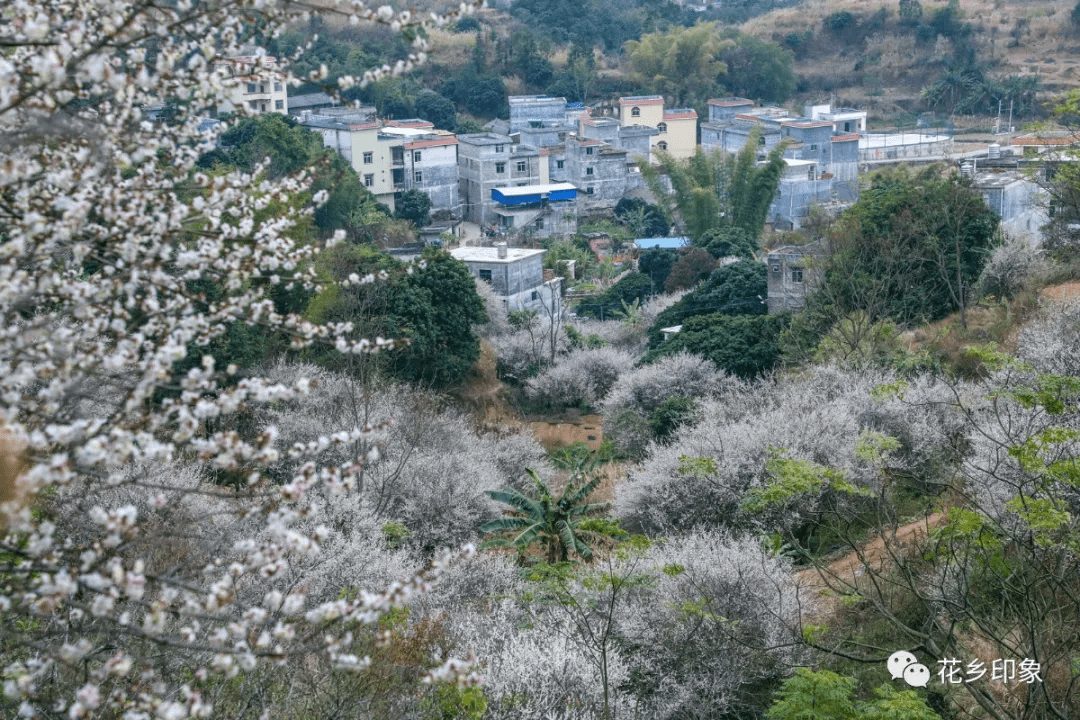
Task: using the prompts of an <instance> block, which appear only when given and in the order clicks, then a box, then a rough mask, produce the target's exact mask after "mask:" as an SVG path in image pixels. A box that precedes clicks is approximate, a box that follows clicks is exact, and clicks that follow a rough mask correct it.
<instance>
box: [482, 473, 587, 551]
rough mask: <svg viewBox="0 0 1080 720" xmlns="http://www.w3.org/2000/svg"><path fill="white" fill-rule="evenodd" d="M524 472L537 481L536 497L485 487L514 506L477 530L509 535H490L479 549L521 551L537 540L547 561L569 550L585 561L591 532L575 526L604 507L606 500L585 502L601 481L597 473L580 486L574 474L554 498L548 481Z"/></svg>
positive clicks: (503, 501) (577, 475)
mask: <svg viewBox="0 0 1080 720" xmlns="http://www.w3.org/2000/svg"><path fill="white" fill-rule="evenodd" d="M525 472H527V473H528V474H529V477H531V478H532V479H533V482H534V483H535V484H536V491H537V495H538V497H536V498H532V497H529V496H528V495H525V494H524V493H522V492H519V491H518V490H514V489H512V488H507V489H505V490H488V491H487V494H488V495H489V496H490V497H491V498H492V499H493V500H498V501H499V502H502V503H506V504H507V505H509V506H510V507H512V508H513V509H514V515H513V516H512V517H504V518H499V519H498V520H492V521H491V522H489V523H486V524H484V526H483V527H481V528H480V531H481V532H483V533H485V534H491V533H503V532H512V533H515V534H514V536H513V537H512V538H505V537H502V538H492V539H491V540H488V541H487V542H485V543H484V544H483V545H482V546H481V547H482V548H485V549H486V548H495V547H512V548H516V549H517V550H518V551H519V552H523V551H524V550H525V548H527V547H529V546H530V545H532V544H534V543H536V542H540V543H542V544H543V545H544V546H545V548H546V550H547V562H548V563H556V562H566V561H567V560H569V557H570V552H571V551H573V552H574V553H576V554H577V555H579V556H581V557H582V558H583V559H584V560H585V561H586V562H588V561H590V560H592V548H590V547H589V546H588V545H587V544H585V541H586V540H592V539H593V535H594V534H593V533H592V532H589V531H583V530H581V529H580V528H579V527H578V526H579V524H580V523H581V521H582V520H583V519H584V518H586V517H587V516H588V515H590V514H592V513H594V512H597V511H599V510H603V509H605V508H607V506H608V503H606V502H605V503H593V504H586V503H585V502H584V501H585V499H586V498H588V497H589V495H591V494H592V492H593V491H594V490H596V488H597V486H598V485H599V484H600V477H599V476H596V477H594V478H593V479H592V480H589V481H588V482H586V483H585V484H583V485H581V486H580V487H578V486H577V483H576V480H578V479H579V478H581V477H582V476H581V475H579V474H574V475H573V476H572V477H571V479H570V482H568V483H567V485H566V489H565V490H563V493H562V496H561V497H559V498H557V499H556V498H555V497H553V494H552V492H551V490H550V489H549V488H548V486H547V484H546V483H545V482H544V481H543V480H541V479H540V477H539V476H538V475H537V474H536V473H535V472H534V471H533V470H531V469H529V468H526V469H525Z"/></svg>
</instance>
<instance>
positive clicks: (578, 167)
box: [565, 135, 645, 214]
mask: <svg viewBox="0 0 1080 720" xmlns="http://www.w3.org/2000/svg"><path fill="white" fill-rule="evenodd" d="M565 152H566V155H565V157H566V162H565V169H566V179H567V180H568V181H569V182H571V183H573V184H574V185H576V186H577V187H578V189H579V191H580V192H579V194H578V211H579V212H581V213H583V214H585V213H589V212H597V211H607V210H612V209H613V208H614V207H615V205H616V204H618V202H619V200H621V199H622V198H624V197H628V196H629V195H630V193H632V192H633V191H634V190H638V189H639V188H642V187H644V186H645V183H644V181H643V179H642V176H641V171H640V170H639V168H638V166H637V162H636V160H634V159H633V158H632V157H631V156H630V153H629V152H628V151H626V150H623V149H620V148H617V147H612V146H611V145H609V144H608V143H606V142H603V141H601V140H594V139H591V138H579V137H577V136H576V135H571V136H570V137H569V138H567V140H566V146H565Z"/></svg>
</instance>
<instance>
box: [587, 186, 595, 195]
mask: <svg viewBox="0 0 1080 720" xmlns="http://www.w3.org/2000/svg"><path fill="white" fill-rule="evenodd" d="M585 194H586V195H592V194H593V189H592V188H591V187H587V188H585Z"/></svg>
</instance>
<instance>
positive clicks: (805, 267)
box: [765, 253, 821, 314]
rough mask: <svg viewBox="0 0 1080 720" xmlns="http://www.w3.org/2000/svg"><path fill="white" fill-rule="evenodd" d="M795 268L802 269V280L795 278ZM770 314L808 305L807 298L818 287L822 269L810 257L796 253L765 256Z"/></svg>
mask: <svg viewBox="0 0 1080 720" xmlns="http://www.w3.org/2000/svg"><path fill="white" fill-rule="evenodd" d="M793 270H802V282H796V281H795V279H794V278H793V275H792V271H793ZM765 271H766V275H767V285H768V299H767V302H766V304H767V306H768V311H769V313H770V314H772V313H778V312H784V311H785V310H799V309H802V308H804V307H806V298H807V296H808V295H809V294H810V293H811V292H812V291H813V289H814V287H816V285H817V282H818V280H819V278H820V274H821V273H820V270H818V269H816V268H814V267H813V263H812V262H810V259H808V258H806V257H804V256H802V255H795V254H778V253H769V254H768V255H766V256H765Z"/></svg>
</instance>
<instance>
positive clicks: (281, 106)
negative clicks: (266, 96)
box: [274, 100, 285, 110]
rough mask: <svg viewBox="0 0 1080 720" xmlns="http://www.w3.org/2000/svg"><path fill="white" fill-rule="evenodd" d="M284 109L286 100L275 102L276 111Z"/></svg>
mask: <svg viewBox="0 0 1080 720" xmlns="http://www.w3.org/2000/svg"><path fill="white" fill-rule="evenodd" d="M284 108H285V101H284V100H275V101H274V109H275V110H282V109H284Z"/></svg>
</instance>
